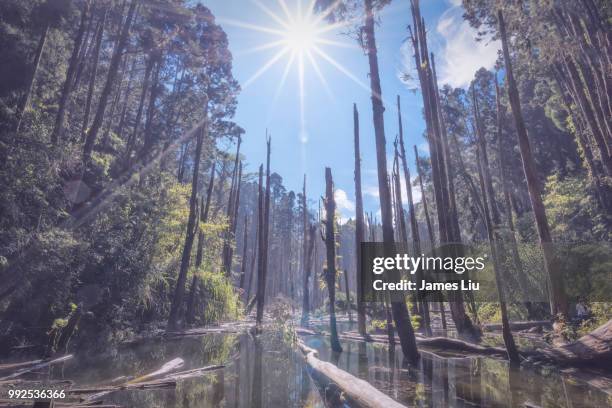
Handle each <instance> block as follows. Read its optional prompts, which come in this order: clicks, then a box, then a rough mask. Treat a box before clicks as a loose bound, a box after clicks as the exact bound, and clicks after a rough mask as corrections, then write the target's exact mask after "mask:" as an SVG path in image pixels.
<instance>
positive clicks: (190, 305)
mask: <svg viewBox="0 0 612 408" xmlns="http://www.w3.org/2000/svg"><path fill="white" fill-rule="evenodd" d="M196 148H197V146H196ZM216 165H217V163H216V162H215V161H213V163H212V166H211V169H210V179H209V180H208V187H207V189H206V204H204V202H203V201H204V197H202V199H201V202H200V223H202V224H205V223H207V222H208V213H209V212H210V201H211V198H212V191H213V186H214V185H215V167H216ZM197 230H198V249H197V251H196V261H195V270H194V273H193V278H192V279H191V286H190V291H189V299H188V301H187V319H186V320H187V323H189V324H193V323H194V321H195V300H196V295H197V291H198V286H199V285H198V283H199V282H198V270H199V269H200V266H201V265H202V259H203V258H204V238H205V237H204V231H202V228H200V227H199V226H197Z"/></svg>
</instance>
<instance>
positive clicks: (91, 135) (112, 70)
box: [83, 0, 139, 165]
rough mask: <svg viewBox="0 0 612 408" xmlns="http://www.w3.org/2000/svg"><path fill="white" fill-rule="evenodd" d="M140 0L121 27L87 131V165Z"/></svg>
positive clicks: (85, 148) (134, 4) (131, 5)
mask: <svg viewBox="0 0 612 408" xmlns="http://www.w3.org/2000/svg"><path fill="white" fill-rule="evenodd" d="M138 1H139V0H132V2H131V4H130V8H129V10H128V15H127V18H126V19H125V23H124V24H123V28H122V29H121V36H120V37H119V41H118V42H117V45H116V46H115V49H114V50H113V56H112V57H111V61H110V66H109V68H108V75H107V77H106V82H105V84H104V87H103V88H102V93H101V94H100V100H99V102H98V108H97V109H96V115H95V116H94V120H93V123H92V125H91V128H90V129H89V131H88V132H87V136H86V137H85V144H84V146H83V162H84V163H86V165H87V164H88V163H89V161H90V158H91V152H92V151H93V147H94V144H95V142H96V138H97V136H98V132H99V130H100V126H101V125H102V120H103V119H104V112H105V110H106V102H107V101H108V96H109V94H110V92H111V89H112V86H113V84H114V83H115V77H116V76H117V70H118V69H119V62H120V60H121V56H122V55H123V50H124V49H125V46H126V44H127V42H128V36H129V33H130V27H131V26H132V19H133V18H134V12H135V10H136V4H137V3H138Z"/></svg>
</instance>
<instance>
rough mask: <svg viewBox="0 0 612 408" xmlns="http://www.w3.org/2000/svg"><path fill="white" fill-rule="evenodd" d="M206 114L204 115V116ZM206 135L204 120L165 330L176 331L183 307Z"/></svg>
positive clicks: (206, 124)
mask: <svg viewBox="0 0 612 408" xmlns="http://www.w3.org/2000/svg"><path fill="white" fill-rule="evenodd" d="M206 115H207V113H205V116H206ZM207 134H208V121H207V120H206V119H205V120H204V123H203V124H202V128H201V129H200V130H199V132H198V135H197V141H196V150H195V156H194V159H193V177H192V181H191V197H190V199H189V219H188V221H187V231H186V233H185V245H184V246H183V254H182V257H181V267H180V270H179V275H178V278H177V280H176V288H175V290H174V297H173V299H172V305H171V307H170V315H169V316H168V326H167V330H170V331H172V330H176V329H177V328H178V324H179V317H180V312H181V309H182V307H183V298H184V296H185V282H186V280H187V272H188V271H189V263H190V260H191V250H192V248H193V240H194V237H195V232H196V228H195V226H196V225H195V223H196V217H197V214H196V211H197V206H198V179H199V173H200V156H201V154H202V144H203V143H204V138H205V137H207Z"/></svg>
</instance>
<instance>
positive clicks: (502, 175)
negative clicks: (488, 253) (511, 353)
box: [495, 77, 535, 319]
mask: <svg viewBox="0 0 612 408" xmlns="http://www.w3.org/2000/svg"><path fill="white" fill-rule="evenodd" d="M500 97H501V94H500V92H499V85H498V83H497V77H496V78H495V102H496V109H497V150H498V157H499V179H500V183H501V185H502V190H503V193H504V204H505V208H504V210H505V212H506V217H507V225H508V235H509V238H510V254H511V257H512V263H513V265H514V270H515V271H516V279H517V282H518V284H519V288H520V290H521V292H523V296H525V297H527V298H528V296H529V295H528V289H529V284H528V283H527V276H526V275H525V271H524V270H523V262H522V261H521V257H520V255H519V251H518V244H517V242H516V231H515V229H514V221H513V220H512V206H511V205H510V192H509V189H508V181H507V180H506V169H505V160H504V152H503V149H502V140H503V135H502V123H503V120H504V112H503V110H502V105H501V98H500ZM523 305H524V306H525V309H526V310H527V318H528V319H534V318H535V311H534V308H533V305H532V303H531V302H530V301H528V300H525V301H524V302H523Z"/></svg>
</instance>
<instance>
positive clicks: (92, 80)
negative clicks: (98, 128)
mask: <svg viewBox="0 0 612 408" xmlns="http://www.w3.org/2000/svg"><path fill="white" fill-rule="evenodd" d="M107 15H108V9H107V10H105V11H104V15H103V17H102V20H100V22H98V28H97V30H96V45H95V47H94V51H93V61H92V62H91V72H90V74H89V86H88V88H87V101H86V102H85V115H84V116H83V124H82V126H81V134H82V135H83V138H85V135H86V132H87V126H88V125H89V113H90V112H91V102H92V100H93V94H94V89H95V85H96V76H97V74H98V62H99V61H100V48H101V46H102V38H103V37H104V25H105V24H106V16H107ZM109 93H110V90H109Z"/></svg>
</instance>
